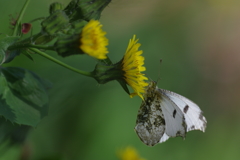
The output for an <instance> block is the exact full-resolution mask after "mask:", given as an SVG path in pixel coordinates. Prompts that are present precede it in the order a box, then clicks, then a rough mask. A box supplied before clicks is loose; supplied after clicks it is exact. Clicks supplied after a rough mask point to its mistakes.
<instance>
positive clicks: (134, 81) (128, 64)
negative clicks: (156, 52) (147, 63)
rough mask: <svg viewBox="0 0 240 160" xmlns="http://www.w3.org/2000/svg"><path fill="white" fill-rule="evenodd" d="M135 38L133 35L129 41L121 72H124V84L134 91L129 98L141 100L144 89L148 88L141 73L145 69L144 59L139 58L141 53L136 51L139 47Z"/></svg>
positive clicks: (145, 78)
mask: <svg viewBox="0 0 240 160" xmlns="http://www.w3.org/2000/svg"><path fill="white" fill-rule="evenodd" d="M137 42H138V39H137V40H136V36H135V35H134V36H133V38H132V39H130V41H129V44H128V47H127V50H126V53H125V56H124V57H123V61H122V66H123V67H122V70H123V71H124V79H125V81H126V83H127V84H128V85H129V86H131V87H132V88H133V90H134V92H133V93H131V94H130V97H133V96H136V95H138V96H139V97H141V98H142V99H143V96H142V94H144V93H145V87H146V86H148V83H147V82H145V80H148V78H147V77H145V76H144V74H142V73H141V72H143V71H145V70H146V68H145V67H144V66H143V65H144V57H143V56H141V54H142V53H143V52H142V50H140V51H139V50H138V48H139V47H140V46H141V44H140V43H137Z"/></svg>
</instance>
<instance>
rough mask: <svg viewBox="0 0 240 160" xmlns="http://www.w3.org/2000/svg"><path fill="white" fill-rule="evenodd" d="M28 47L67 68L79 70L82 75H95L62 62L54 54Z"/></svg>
mask: <svg viewBox="0 0 240 160" xmlns="http://www.w3.org/2000/svg"><path fill="white" fill-rule="evenodd" d="M28 49H30V50H31V51H33V52H35V53H37V54H39V55H41V56H43V57H45V58H47V59H49V60H50V61H53V62H55V63H57V64H59V65H61V66H63V67H65V68H67V69H70V70H72V71H74V72H77V73H79V74H81V75H84V76H88V77H94V75H93V74H92V73H91V72H85V71H81V70H79V69H76V68H73V67H71V66H69V65H67V64H65V63H63V62H61V61H59V60H57V59H55V58H53V57H52V56H49V55H48V54H46V53H44V52H42V51H40V50H38V49H35V48H28Z"/></svg>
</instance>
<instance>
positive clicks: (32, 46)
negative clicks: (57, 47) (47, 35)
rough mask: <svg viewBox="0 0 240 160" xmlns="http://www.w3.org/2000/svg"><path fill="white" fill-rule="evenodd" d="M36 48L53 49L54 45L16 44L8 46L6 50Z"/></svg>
mask: <svg viewBox="0 0 240 160" xmlns="http://www.w3.org/2000/svg"><path fill="white" fill-rule="evenodd" d="M29 47H31V48H37V49H45V50H54V46H45V45H33V44H28V43H26V44H21V43H20V44H16V45H12V46H10V47H8V50H14V49H19V48H29Z"/></svg>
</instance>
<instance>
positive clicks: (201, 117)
mask: <svg viewBox="0 0 240 160" xmlns="http://www.w3.org/2000/svg"><path fill="white" fill-rule="evenodd" d="M199 119H200V120H201V121H204V119H203V115H202V113H200V114H199Z"/></svg>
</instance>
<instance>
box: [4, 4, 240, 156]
mask: <svg viewBox="0 0 240 160" xmlns="http://www.w3.org/2000/svg"><path fill="white" fill-rule="evenodd" d="M69 1H70V0H59V2H62V3H63V4H64V5H67V4H68V2H69ZM53 2H55V0H41V1H38V0H32V1H31V2H30V5H29V7H28V8H27V11H26V14H25V17H24V21H25V22H28V21H30V20H32V19H35V18H37V17H42V16H47V15H48V7H49V5H50V4H51V3H53ZM0 4H1V5H0V13H1V16H0V20H1V26H0V29H1V33H3V34H5V33H8V34H10V33H11V29H10V28H9V27H10V25H9V19H10V16H9V15H10V14H11V15H12V16H13V17H16V16H17V14H18V13H19V12H20V10H21V7H22V6H23V4H24V0H8V1H5V0H0ZM100 21H101V23H102V24H103V26H104V27H103V29H104V30H105V31H106V32H107V38H108V39H109V42H110V44H109V51H110V53H109V57H110V58H111V59H112V61H113V62H118V61H119V60H120V59H121V58H122V56H123V54H124V53H125V50H126V47H127V44H128V41H129V39H130V38H132V36H133V34H136V35H137V37H138V38H139V42H140V43H141V44H142V46H141V49H142V50H143V52H144V53H143V56H144V57H145V66H146V68H147V70H146V72H145V74H146V75H147V77H149V78H150V79H152V80H158V79H159V81H158V86H159V87H160V88H164V89H168V90H171V91H174V92H176V93H179V94H181V95H184V96H186V97H188V98H189V99H191V100H193V101H194V102H196V103H197V104H198V105H199V106H200V107H201V109H202V110H203V111H204V115H205V117H206V118H207V121H208V124H207V129H206V132H205V133H202V132H200V131H191V132H189V133H188V134H187V138H186V140H182V139H181V138H171V139H169V140H168V141H167V142H165V143H162V144H158V145H156V146H154V147H148V146H146V145H144V144H143V143H142V142H141V141H140V140H139V138H138V137H137V135H136V133H135V132H134V130H133V128H134V126H135V121H136V116H137V111H138V109H139V106H140V103H141V99H140V98H139V97H134V98H132V99H131V98H129V96H128V95H127V94H126V93H125V92H124V90H123V89H122V88H121V87H120V85H119V84H118V83H117V82H116V81H113V82H110V83H107V84H104V85H99V84H97V82H96V81H95V80H94V79H91V78H88V77H84V76H81V75H78V74H76V73H74V72H72V71H69V70H67V69H65V68H63V67H61V66H59V65H57V64H54V63H52V62H50V61H49V60H47V59H44V58H42V57H40V56H39V55H33V57H34V62H32V61H30V60H29V59H27V58H26V57H25V56H18V57H17V58H15V60H14V61H12V62H11V63H10V64H7V65H4V66H17V67H23V68H27V69H29V70H32V71H34V72H36V73H37V74H38V75H39V76H41V77H44V78H45V79H48V80H49V81H51V82H52V83H53V87H52V89H51V90H50V92H49V95H50V109H49V115H48V117H46V118H44V119H43V120H42V121H41V123H40V124H39V125H38V126H37V127H36V128H34V129H33V130H32V131H31V132H30V133H29V136H28V138H27V140H26V143H25V144H24V145H23V146H15V147H11V148H8V149H7V150H4V152H1V155H0V159H1V160H6V159H7V160H11V159H12V160H15V159H19V157H20V154H22V153H23V152H24V153H25V152H26V153H31V160H58V159H62V160H80V159H81V160H96V159H104V160H115V159H118V158H117V157H116V152H117V151H118V150H119V149H122V148H124V147H127V146H133V147H135V148H136V149H137V150H138V152H139V154H140V155H141V156H142V157H143V158H145V159H147V160H159V159H162V160H172V159H177V160H193V159H194V160H202V159H211V160H215V159H217V160H226V159H227V160H238V159H240V151H239V150H240V136H239V135H240V125H239V123H240V118H239V116H240V92H239V90H240V84H239V82H240V1H239V0H228V1H227V0H170V1H169V0H151V1H146V0H131V1H129V0H113V1H112V3H110V4H109V6H108V7H106V9H105V10H104V12H103V13H102V17H101V19H100ZM39 25H40V22H35V23H34V24H33V32H38V31H39V30H40V28H39ZM26 36H30V34H28V35H26ZM48 53H49V54H51V55H53V56H54V57H56V58H58V59H59V60H62V61H64V62H65V63H67V64H70V65H71V66H74V67H76V68H79V69H82V70H86V71H92V70H93V69H94V66H95V64H96V60H95V59H93V58H91V57H88V56H72V57H68V58H61V57H59V56H57V55H56V53H54V52H48ZM160 60H162V63H161V64H160Z"/></svg>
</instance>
